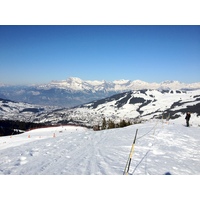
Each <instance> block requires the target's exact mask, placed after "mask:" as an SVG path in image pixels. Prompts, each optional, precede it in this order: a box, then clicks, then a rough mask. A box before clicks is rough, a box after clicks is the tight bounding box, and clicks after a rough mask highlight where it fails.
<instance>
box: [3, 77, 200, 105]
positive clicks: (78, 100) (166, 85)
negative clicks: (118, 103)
mask: <svg viewBox="0 0 200 200" xmlns="http://www.w3.org/2000/svg"><path fill="white" fill-rule="evenodd" d="M143 89H156V90H194V89H200V83H191V84H186V83H181V82H179V81H164V82H161V83H148V82H144V81H141V80H134V81H131V80H125V79H121V80H115V81H105V80H102V81H98V80H94V81H91V80H86V81H85V80H82V79H80V78H76V77H70V78H68V79H66V80H62V81H51V82H50V83H47V84H38V85H32V86H30V85H29V86H8V85H7V86H6V85H2V86H1V85H0V98H4V99H10V100H12V101H17V102H26V103H30V104H37V105H42V106H59V107H67V108H70V107H74V106H78V105H81V104H84V103H87V102H91V101H95V100H98V99H103V98H106V97H109V96H112V95H115V94H118V93H122V92H127V91H134V90H143Z"/></svg>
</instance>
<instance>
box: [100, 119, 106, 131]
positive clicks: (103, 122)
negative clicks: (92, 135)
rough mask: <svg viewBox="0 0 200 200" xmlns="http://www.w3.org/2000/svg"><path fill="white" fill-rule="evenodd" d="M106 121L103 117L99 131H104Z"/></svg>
mask: <svg viewBox="0 0 200 200" xmlns="http://www.w3.org/2000/svg"><path fill="white" fill-rule="evenodd" d="M106 124H107V123H106V119H105V117H104V118H103V121H102V127H101V129H102V130H105V129H106Z"/></svg>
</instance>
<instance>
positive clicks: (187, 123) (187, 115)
mask: <svg viewBox="0 0 200 200" xmlns="http://www.w3.org/2000/svg"><path fill="white" fill-rule="evenodd" d="M190 117H191V114H190V113H189V112H187V114H186V117H185V119H186V125H187V127H189V121H190Z"/></svg>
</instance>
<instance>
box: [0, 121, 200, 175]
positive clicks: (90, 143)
mask: <svg viewBox="0 0 200 200" xmlns="http://www.w3.org/2000/svg"><path fill="white" fill-rule="evenodd" d="M137 129H138V135H137V140H136V143H135V148H134V152H133V157H132V162H131V165H130V170H129V175H164V174H172V175H199V174H200V127H198V126H196V127H194V126H191V127H189V128H188V127H185V125H183V123H182V124H180V123H178V122H176V124H175V123H174V122H173V121H169V122H166V121H162V120H151V121H149V122H146V123H143V124H137V125H132V126H129V127H126V128H119V129H110V130H102V131H96V132H95V131H93V130H90V129H86V128H83V127H76V126H60V127H53V128H43V129H37V130H32V131H29V132H25V133H23V134H20V135H14V136H12V137H10V136H7V137H0V158H1V159H0V174H2V175H8V174H13V175H14V174H16V175H20V174H21V175H25V174H26V175H29V174H30V175H37V174H41V175H42V174H44V175H54V174H57V175H92V174H94V175H123V172H124V168H125V165H126V162H127V159H128V157H129V153H130V150H131V145H132V143H133V139H134V136H135V132H136V130H137Z"/></svg>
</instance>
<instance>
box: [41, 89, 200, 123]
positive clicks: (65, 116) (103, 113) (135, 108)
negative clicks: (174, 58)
mask: <svg viewBox="0 0 200 200" xmlns="http://www.w3.org/2000/svg"><path fill="white" fill-rule="evenodd" d="M186 112H191V113H192V121H193V123H194V124H197V125H200V123H199V116H200V90H192V91H182V90H136V91H129V92H124V93H120V94H117V95H113V96H111V97H108V98H105V99H101V100H97V101H93V102H90V103H86V104H83V105H81V106H78V107H74V108H71V109H59V110H56V111H54V112H51V113H49V114H44V115H43V114H41V115H40V117H39V121H40V122H42V123H46V122H50V123H55V124H56V123H66V122H70V121H72V122H77V123H78V124H83V125H87V126H94V125H100V126H101V123H102V119H103V118H106V120H112V121H114V122H116V123H119V121H120V120H123V119H124V120H128V121H131V122H133V123H134V122H136V121H138V120H149V119H153V118H160V119H161V118H162V117H163V118H165V119H167V118H168V119H181V120H182V123H184V115H185V113H186Z"/></svg>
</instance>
